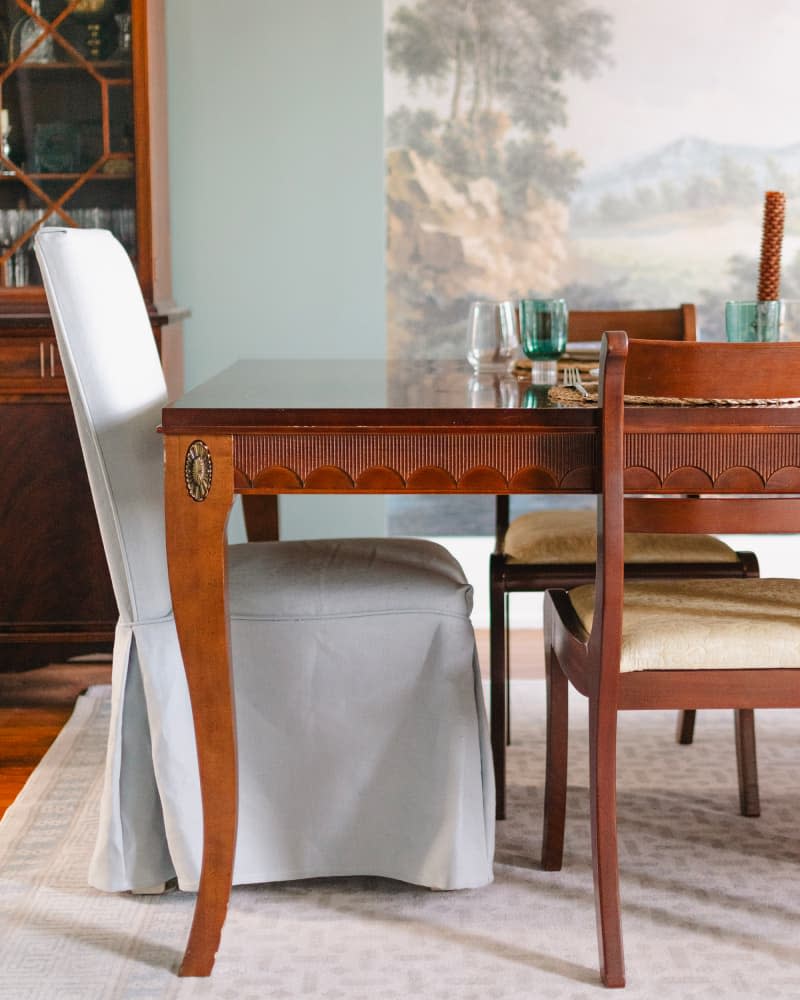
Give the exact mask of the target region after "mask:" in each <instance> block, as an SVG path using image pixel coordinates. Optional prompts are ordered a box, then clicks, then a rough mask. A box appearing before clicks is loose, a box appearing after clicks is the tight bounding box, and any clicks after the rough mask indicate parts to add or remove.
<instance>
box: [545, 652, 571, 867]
mask: <svg viewBox="0 0 800 1000" xmlns="http://www.w3.org/2000/svg"><path fill="white" fill-rule="evenodd" d="M545 636H547V632H545ZM544 663H545V676H546V680H547V759H546V766H545V783H544V827H543V832H542V868H543V869H544V870H545V871H547V872H557V871H560V870H561V865H562V861H563V857H564V822H565V818H566V809H567V759H568V752H569V742H568V722H569V683H568V682H567V678H566V676H565V674H564V672H563V671H562V669H561V665H560V664H559V662H558V661H557V660H556V658H555V656H554V654H553V650H552V647H551V646H550V643H549V642H547V644H546V646H545V653H544Z"/></svg>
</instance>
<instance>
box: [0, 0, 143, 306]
mask: <svg viewBox="0 0 800 1000" xmlns="http://www.w3.org/2000/svg"><path fill="white" fill-rule="evenodd" d="M132 6H133V9H132ZM141 7H142V5H141V4H137V3H136V2H135V0H134V3H133V5H132V4H131V0H0V144H1V145H0V287H1V288H2V289H13V290H15V293H16V294H19V295H20V296H22V295H23V294H24V292H23V290H25V289H30V288H36V287H37V286H39V285H40V284H41V278H40V275H39V273H38V268H37V266H36V261H35V259H34V256H33V251H32V236H33V234H34V233H35V231H36V229H37V228H38V227H39V226H40V225H42V224H45V225H67V226H84V227H100V228H103V229H110V230H111V231H112V232H113V233H114V234H115V235H116V236H117V237H118V238H119V239H120V241H121V242H122V243H123V245H124V246H125V247H126V249H127V250H128V253H129V254H130V255H131V257H132V258H133V259H134V261H136V258H137V176H136V175H137V161H136V142H137V136H136V128H135V118H134V103H135V99H134V71H135V67H134V58H133V51H134V50H133V35H134V32H136V31H137V29H139V28H140V27H141V25H139V24H137V23H136V21H137V17H141V16H142V11H141Z"/></svg>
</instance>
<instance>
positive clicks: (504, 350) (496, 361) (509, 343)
mask: <svg viewBox="0 0 800 1000" xmlns="http://www.w3.org/2000/svg"><path fill="white" fill-rule="evenodd" d="M518 345H519V336H518V334H517V314H516V309H515V308H514V303H513V302H510V301H506V302H490V301H486V300H481V301H478V302H473V303H472V305H471V306H470V307H469V319H468V321H467V360H468V361H469V363H470V364H471V365H472V367H473V368H474V370H475V371H480V372H507V371H509V370H510V369H511V366H512V365H513V364H514V356H515V354H516V350H517V346H518Z"/></svg>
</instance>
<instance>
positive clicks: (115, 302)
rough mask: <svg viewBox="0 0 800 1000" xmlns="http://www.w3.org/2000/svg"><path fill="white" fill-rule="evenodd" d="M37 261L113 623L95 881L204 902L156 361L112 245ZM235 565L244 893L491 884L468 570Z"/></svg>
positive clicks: (82, 244) (485, 752)
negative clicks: (255, 886)
mask: <svg viewBox="0 0 800 1000" xmlns="http://www.w3.org/2000/svg"><path fill="white" fill-rule="evenodd" d="M36 255H37V258H38V261H39V264H40V266H41V271H42V276H43V280H44V285H45V290H46V292H47V297H48V301H49V304H50V310H51V313H52V317H53V323H54V326H55V330H56V337H57V340H58V347H59V351H60V353H61V359H62V362H63V366H64V371H65V374H66V378H67V384H68V387H69V392H70V397H71V399H72V404H73V408H74V411H75V418H76V421H77V426H78V432H79V436H80V440H81V445H82V448H83V453H84V457H85V460H86V467H87V471H88V474H89V481H90V485H91V489H92V496H93V498H94V503H95V507H96V510H97V515H98V520H99V522H100V528H101V533H102V537H103V544H104V546H105V551H106V556H107V559H108V564H109V569H110V571H111V578H112V581H113V585H114V592H115V595H116V599H117V603H118V607H119V615H120V618H119V624H118V626H117V632H116V640H115V644H114V661H113V669H112V704H113V710H112V721H111V730H110V733H109V744H108V758H107V767H106V774H105V785H104V790H103V796H102V808H101V817H100V829H99V832H98V838H97V845H96V848H95V852H94V857H93V860H92V863H91V869H90V882H91V884H92V885H94V886H95V887H97V888H99V889H103V890H111V891H113V890H126V889H130V890H134V891H135V890H141V889H145V888H147V887H150V886H153V885H157V884H159V883H163V882H166V881H168V880H169V879H171V878H173V877H177V880H178V885H179V887H180V888H182V889H194V888H196V886H197V883H198V879H199V870H200V856H201V836H202V835H201V808H200V794H199V781H198V775H197V763H196V753H195V744H194V730H193V726H192V718H191V713H190V706H189V697H188V691H187V686H186V681H185V678H184V672H183V665H182V662H181V655H180V650H179V647H178V640H177V635H176V631H175V624H174V621H173V617H172V611H171V605H170V593H169V584H168V578H167V565H166V550H165V536H164V530H165V529H164V511H163V481H162V480H163V473H162V468H163V466H162V440H161V438H160V436H159V435H158V433H157V432H156V428H157V425H158V423H159V421H160V413H161V408H162V406H163V405H164V403H165V400H166V389H165V384H164V379H163V376H162V371H161V367H160V364H159V359H158V355H157V351H156V346H155V343H154V339H153V335H152V332H151V329H150V324H149V322H148V317H147V313H146V309H145V306H144V302H143V299H142V295H141V291H140V288H139V285H138V282H137V280H136V275H135V273H134V270H133V268H132V266H131V263H130V261H129V259H128V257H127V255H126V253H125V251H124V250H123V248H122V247H121V245H120V244H119V243H118V242H117V241H116V240H115V239H114V237H113V236H111V234H110V233H108V232H106V231H103V230H72V229H55V228H50V229H48V228H45V229H43V230H41V231H40V232H39V234H38V235H37V238H36ZM229 565H230V614H231V644H232V654H233V657H232V658H233V674H234V687H235V699H236V716H237V724H238V732H237V740H238V756H239V776H240V796H239V799H240V805H239V830H238V839H237V845H236V858H235V866H234V882H235V883H248V882H268V881H276V880H285V879H296V878H304V877H310V876H322V875H351V874H358V875H381V876H387V877H391V878H395V879H399V880H402V881H406V882H411V883H416V884H420V885H426V886H431V887H434V888H440V889H456V888H467V887H476V886H481V885H484V884H486V883H488V882H490V881H491V879H492V856H493V849H494V785H493V777H492V765H491V754H490V749H489V741H488V729H487V725H486V721H485V711H484V705H483V694H482V689H481V682H480V674H479V671H478V664H477V657H476V652H475V642H474V635H473V631H472V626H471V624H470V620H469V613H470V606H471V588H470V586H469V584H468V583H467V581H466V579H465V578H464V575H463V573H462V571H461V568H460V566H459V565H458V563H457V562H456V561H455V560H454V559H453V558H452V557H451V556H450V555H449V554H448V553H447V552H446V551H445V550H444V549H443V548H441V547H439V546H437V545H434V544H431V543H428V542H424V541H415V540H403V539H384V538H379V539H364V540H334V541H312V542H262V543H251V544H243V545H232V546H230V550H229Z"/></svg>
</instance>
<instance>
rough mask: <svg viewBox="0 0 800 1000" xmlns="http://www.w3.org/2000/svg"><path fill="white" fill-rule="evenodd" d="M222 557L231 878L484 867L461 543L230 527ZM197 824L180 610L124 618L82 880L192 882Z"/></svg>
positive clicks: (479, 716)
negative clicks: (231, 693)
mask: <svg viewBox="0 0 800 1000" xmlns="http://www.w3.org/2000/svg"><path fill="white" fill-rule="evenodd" d="M229 562H230V591H231V593H230V608H231V643H232V653H233V663H234V671H233V672H234V689H235V699H236V716H237V733H238V753H239V774H240V794H239V802H240V807H239V831H238V838H237V846H236V859H235V867H234V882H235V883H249V882H268V881H278V880H286V879H297V878H305V877H310V876H318V875H327V876H330V875H350V874H358V875H382V876H387V877H390V878H395V879H400V880H402V881H406V882H412V883H417V884H421V885H426V886H431V887H435V888H440V889H455V888H468V887H475V886H480V885H484V884H486V883H487V882H490V881H491V879H492V855H493V850H494V819H493V817H494V786H493V779H492V768H491V756H490V749H489V744H488V734H487V727H486V722H485V711H484V705H483V693H482V689H481V683H480V674H479V670H478V664H477V659H476V657H475V644H474V635H473V631H472V627H471V625H470V621H469V617H468V615H469V611H470V603H471V589H470V587H469V585H468V584H467V582H466V581H465V580H464V577H463V574H462V572H461V569H460V567H459V566H458V564H457V563H456V561H455V560H454V559H452V557H451V556H450V555H449V554H448V553H447V552H446V551H445V550H444V549H442V548H441V547H439V546H436V545H433V544H431V543H428V542H422V541H413V540H405V539H403V540H401V539H368V540H357V541H356V540H353V541H335V542H296V543H295V542H281V543H261V544H249V545H239V546H232V547H231V549H230V560H229ZM365 650H369V651H370V655H369V667H368V669H366V670H365V668H364V663H365ZM201 828H202V820H201V808H200V793H199V782H198V776H197V762H196V756H195V744H194V731H193V726H192V718H191V711H190V707H189V698H188V691H187V688H186V682H185V677H184V672H183V665H182V661H181V656H180V650H179V648H178V641H177V634H176V631H175V625H174V621H173V619H172V616H171V615H170V616H168V617H166V618H164V619H161V620H156V621H140V622H132V623H126V622H120V624H119V626H118V629H117V638H116V644H115V648H114V666H113V713H112V732H111V740H110V743H109V753H108V762H107V772H106V778H105V786H104V794H103V801H102V811H101V825H100V832H99V836H98V842H97V846H96V850H95V854H94V858H93V861H92V866H91V872H90V881H91V883H92V884H93V885H94V886H95V887H97V888H99V889H105V890H124V889H133V890H136V889H144V888H147V887H149V886H152V885H155V884H158V883H160V882H163V881H166V880H168V879H170V878H172V877H174V876H177V879H178V884H179V886H180V887H181V888H182V889H189V890H191V889H195V888H196V887H197V882H198V879H199V872H200V857H201V850H202V836H201Z"/></svg>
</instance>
